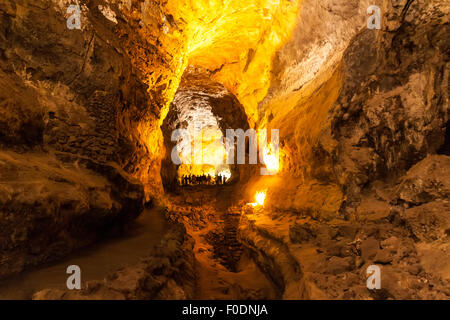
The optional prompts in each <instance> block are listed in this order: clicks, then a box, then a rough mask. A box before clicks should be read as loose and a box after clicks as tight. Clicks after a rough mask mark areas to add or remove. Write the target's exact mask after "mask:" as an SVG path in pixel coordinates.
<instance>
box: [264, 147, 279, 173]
mask: <svg viewBox="0 0 450 320" xmlns="http://www.w3.org/2000/svg"><path fill="white" fill-rule="evenodd" d="M263 159H264V164H265V165H266V168H267V170H269V172H270V173H273V174H274V173H277V172H278V170H279V168H280V159H279V154H278V155H277V154H276V153H275V152H274V151H273V146H272V145H269V146H265V147H264V149H263Z"/></svg>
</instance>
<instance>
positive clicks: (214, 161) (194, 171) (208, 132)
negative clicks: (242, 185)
mask: <svg viewBox="0 0 450 320" xmlns="http://www.w3.org/2000/svg"><path fill="white" fill-rule="evenodd" d="M188 130H189V128H188ZM191 137H193V138H192V139H191V141H186V142H184V143H186V144H190V145H191V148H190V151H191V152H190V153H189V152H188V151H189V148H183V149H182V150H181V153H180V159H181V160H182V164H181V165H180V166H179V167H178V176H179V177H182V176H187V175H194V176H201V175H206V176H208V175H209V176H212V177H217V176H219V175H222V176H225V177H226V180H228V179H229V178H230V177H231V171H230V169H229V167H228V165H227V164H226V155H227V152H226V149H225V146H224V145H223V143H222V137H223V135H222V132H221V131H220V129H219V128H218V127H209V128H205V129H203V130H202V131H201V132H195V129H192V133H191Z"/></svg>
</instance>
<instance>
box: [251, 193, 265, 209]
mask: <svg viewBox="0 0 450 320" xmlns="http://www.w3.org/2000/svg"><path fill="white" fill-rule="evenodd" d="M266 193H267V189H266V190H263V191H257V192H256V194H255V200H256V202H252V203H250V205H251V206H252V207H256V206H264V201H265V200H266Z"/></svg>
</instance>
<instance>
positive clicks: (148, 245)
mask: <svg viewBox="0 0 450 320" xmlns="http://www.w3.org/2000/svg"><path fill="white" fill-rule="evenodd" d="M167 228H168V226H167V223H166V220H165V218H164V215H163V213H162V212H160V210H158V209H150V210H145V211H144V212H143V213H142V214H141V216H140V217H139V218H138V219H137V220H136V221H135V222H134V223H133V224H132V225H131V226H130V227H129V229H128V230H127V231H126V232H125V234H123V235H121V236H118V237H115V238H110V239H106V240H103V241H101V242H99V243H96V244H94V245H92V246H89V247H87V248H84V249H80V250H78V251H77V252H75V253H73V254H72V255H70V256H68V257H67V258H65V259H64V260H61V261H58V262H55V263H50V264H49V265H47V266H44V267H40V268H37V269H34V270H28V271H25V272H23V273H22V274H21V275H18V276H16V277H13V278H10V279H8V280H6V281H3V282H0V299H1V300H6V299H31V297H32V295H33V294H34V293H35V292H37V291H40V290H42V289H46V288H62V289H64V288H65V285H66V280H67V277H68V276H69V275H67V274H66V269H67V267H68V266H69V265H78V266H79V267H80V268H81V280H82V282H84V281H89V280H101V279H103V278H105V276H106V275H107V274H108V273H109V272H113V271H116V270H117V269H119V268H120V267H122V266H124V265H129V264H135V263H137V262H139V260H140V258H142V257H144V256H146V255H147V254H148V253H149V252H150V250H151V249H152V247H153V246H154V245H156V244H158V243H159V242H160V241H161V239H162V237H163V236H164V234H165V233H166V231H167Z"/></svg>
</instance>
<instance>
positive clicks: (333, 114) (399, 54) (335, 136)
mask: <svg viewBox="0 0 450 320" xmlns="http://www.w3.org/2000/svg"><path fill="white" fill-rule="evenodd" d="M377 4H378V5H379V6H380V7H381V11H382V28H381V30H379V31H378V30H369V29H367V27H366V18H367V17H368V15H367V14H366V12H365V11H366V9H367V7H368V6H369V4H368V3H366V2H364V1H361V2H359V1H353V2H352V1H346V2H345V4H343V3H340V2H339V1H330V2H327V3H321V4H317V3H313V2H308V1H305V2H303V4H302V9H301V10H300V13H299V23H298V24H297V29H296V31H294V36H293V38H292V39H291V40H290V41H289V42H288V43H287V44H286V45H285V46H284V47H283V48H282V49H281V50H280V51H279V52H278V53H277V57H276V59H275V62H274V76H273V78H272V84H271V88H270V90H269V93H268V95H267V96H266V98H265V99H264V100H263V101H262V102H261V103H260V104H259V110H260V112H261V114H262V115H261V116H260V118H261V119H262V120H261V121H260V123H259V126H260V127H268V128H269V127H270V128H280V137H281V138H280V140H281V142H280V143H281V145H280V146H281V148H282V151H283V153H282V169H281V173H280V175H281V176H283V177H286V179H279V181H280V182H281V181H283V182H282V185H283V188H281V184H279V183H278V182H275V183H274V185H273V187H271V188H270V190H269V198H268V200H269V201H271V199H272V204H273V205H274V206H276V207H278V208H283V209H288V208H291V209H295V210H300V211H304V210H312V211H316V212H319V213H320V212H321V213H322V214H323V215H330V214H332V213H333V212H336V211H337V210H338V209H339V208H340V206H342V205H343V204H344V205H345V204H348V203H351V202H353V201H357V199H358V198H360V193H361V191H362V190H364V189H365V188H367V187H368V186H369V185H371V184H372V183H373V182H374V181H376V180H378V179H380V180H383V181H384V180H389V179H390V180H395V176H394V174H395V175H396V176H397V177H398V176H401V175H402V174H404V173H405V172H406V170H408V169H409V168H410V167H411V166H412V165H413V164H415V163H417V162H418V161H420V160H421V159H423V158H425V157H426V156H427V154H433V153H435V152H436V151H437V149H438V148H439V147H440V146H441V145H442V144H443V143H444V137H445V125H446V122H447V120H448V90H447V89H448V41H444V40H443V39H445V36H444V34H445V33H446V32H448V18H446V17H447V16H448V11H449V8H448V5H446V4H444V3H443V2H442V1H434V2H423V1H413V2H407V1H397V2H394V3H391V2H387V1H383V2H379V3H377ZM308 13H311V15H307V14H308ZM303 29H304V30H309V31H310V32H304V31H303ZM300 30H302V31H303V32H300ZM446 88H447V89H446ZM273 180H274V179H272V180H271V181H270V180H267V178H262V179H259V181H258V180H255V181H256V182H255V183H258V184H260V185H264V184H265V183H266V184H272V183H273ZM277 189H279V190H280V191H277ZM270 194H271V195H270ZM286 194H287V195H288V196H287V197H286ZM280 202H282V203H283V204H282V205H280V204H279V203H280Z"/></svg>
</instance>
